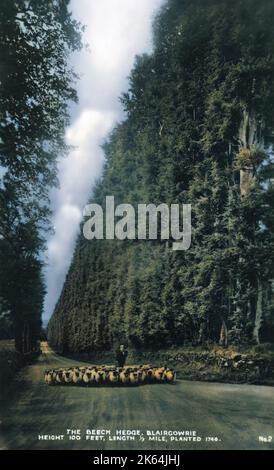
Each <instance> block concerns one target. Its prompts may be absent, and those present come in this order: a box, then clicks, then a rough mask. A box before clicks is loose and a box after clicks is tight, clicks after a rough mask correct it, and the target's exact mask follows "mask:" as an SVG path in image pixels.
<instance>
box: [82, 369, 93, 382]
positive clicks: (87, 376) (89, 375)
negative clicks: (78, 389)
mask: <svg viewBox="0 0 274 470" xmlns="http://www.w3.org/2000/svg"><path fill="white" fill-rule="evenodd" d="M83 382H84V383H85V384H86V385H91V384H92V382H93V370H92V369H89V368H87V369H86V371H85V373H84V375H83Z"/></svg>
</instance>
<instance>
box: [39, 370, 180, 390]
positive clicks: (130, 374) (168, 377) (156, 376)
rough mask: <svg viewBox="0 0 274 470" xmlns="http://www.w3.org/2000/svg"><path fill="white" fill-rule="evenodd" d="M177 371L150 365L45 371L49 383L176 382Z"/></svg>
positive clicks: (122, 383)
mask: <svg viewBox="0 0 274 470" xmlns="http://www.w3.org/2000/svg"><path fill="white" fill-rule="evenodd" d="M175 380H176V373H175V372H174V370H173V369H170V368H169V367H152V366H150V365H140V366H128V367H126V366H125V367H123V368H116V367H113V366H83V367H69V368H61V369H52V370H46V371H45V382H46V384H47V385H65V384H71V385H73V384H74V385H86V386H93V385H141V384H145V383H174V382H175Z"/></svg>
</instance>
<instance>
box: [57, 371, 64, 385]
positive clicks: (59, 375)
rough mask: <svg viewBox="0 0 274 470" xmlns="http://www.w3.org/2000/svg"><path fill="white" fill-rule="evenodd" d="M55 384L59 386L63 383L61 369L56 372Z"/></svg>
mask: <svg viewBox="0 0 274 470" xmlns="http://www.w3.org/2000/svg"><path fill="white" fill-rule="evenodd" d="M55 382H56V383H57V384H59V385H60V384H61V383H63V369H59V370H58V371H56V377H55Z"/></svg>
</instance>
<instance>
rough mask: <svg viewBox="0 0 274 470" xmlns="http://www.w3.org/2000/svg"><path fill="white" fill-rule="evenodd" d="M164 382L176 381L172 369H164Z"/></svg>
mask: <svg viewBox="0 0 274 470" xmlns="http://www.w3.org/2000/svg"><path fill="white" fill-rule="evenodd" d="M164 380H165V382H167V383H174V382H175V381H176V372H175V371H174V370H173V369H169V368H168V367H166V368H165V372H164Z"/></svg>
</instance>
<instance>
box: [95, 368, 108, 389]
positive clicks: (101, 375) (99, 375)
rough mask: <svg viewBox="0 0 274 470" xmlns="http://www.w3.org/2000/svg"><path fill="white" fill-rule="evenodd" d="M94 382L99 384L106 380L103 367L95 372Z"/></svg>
mask: <svg viewBox="0 0 274 470" xmlns="http://www.w3.org/2000/svg"><path fill="white" fill-rule="evenodd" d="M94 377H95V382H96V383H97V384H98V385H99V384H100V385H101V384H102V383H104V382H105V380H106V373H105V371H104V370H103V369H99V370H98V371H96V372H95V376H94Z"/></svg>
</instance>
